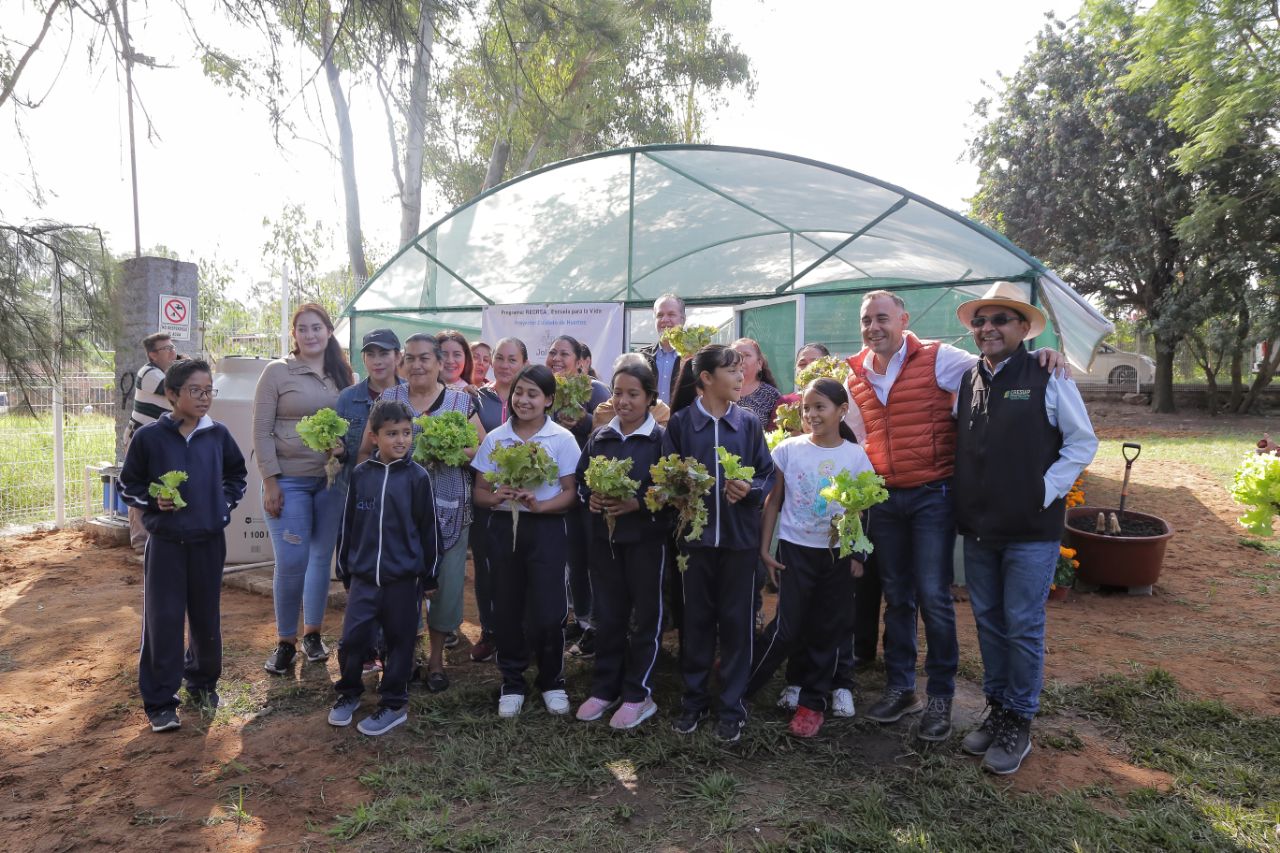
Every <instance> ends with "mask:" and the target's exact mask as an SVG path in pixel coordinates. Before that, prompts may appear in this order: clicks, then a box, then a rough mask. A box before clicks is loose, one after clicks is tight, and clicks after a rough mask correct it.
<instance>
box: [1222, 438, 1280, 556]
mask: <svg viewBox="0 0 1280 853" xmlns="http://www.w3.org/2000/svg"><path fill="white" fill-rule="evenodd" d="M1231 497H1232V498H1233V499H1234V500H1235V502H1236V503H1238V504H1242V505H1243V506H1245V507H1247V508H1248V511H1247V512H1245V514H1244V515H1242V516H1240V519H1239V521H1240V524H1242V525H1243V526H1244V527H1245V528H1246V529H1248V531H1249V532H1250V533H1254V534H1257V535H1259V536H1270V535H1271V532H1272V531H1271V520H1272V518H1274V517H1275V515H1276V513H1277V512H1280V457H1278V456H1276V455H1275V454H1273V453H1261V454H1259V453H1251V454H1249V455H1248V456H1246V457H1245V458H1244V459H1243V460H1242V461H1241V462H1240V467H1238V468H1236V471H1235V475H1234V477H1233V478H1232V481H1231Z"/></svg>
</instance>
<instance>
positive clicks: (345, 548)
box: [338, 453, 442, 589]
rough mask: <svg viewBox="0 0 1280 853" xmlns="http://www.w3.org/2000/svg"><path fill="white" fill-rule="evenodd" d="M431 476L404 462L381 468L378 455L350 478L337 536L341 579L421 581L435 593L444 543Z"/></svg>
mask: <svg viewBox="0 0 1280 853" xmlns="http://www.w3.org/2000/svg"><path fill="white" fill-rule="evenodd" d="M435 507H436V500H435V493H434V491H433V489H432V486H431V475H430V474H428V473H427V469H426V468H423V467H422V466H421V465H419V464H418V463H417V462H414V461H413V459H412V458H410V457H408V456H405V457H404V458H402V459H397V460H395V461H394V462H390V463H383V462H382V460H381V459H379V458H378V455H377V453H374V455H373V456H372V457H371V458H369V459H366V460H365V461H364V462H361V463H360V464H359V465H357V466H356V467H355V470H354V471H352V472H351V485H350V486H348V487H347V505H346V508H345V509H344V510H343V513H342V529H341V530H340V531H339V533H338V579H339V580H341V581H342V583H343V585H344V586H350V583H351V578H352V577H353V576H359V577H360V579H361V580H363V581H367V582H369V583H372V584H375V585H377V586H385V585H387V584H389V583H393V582H395V581H400V580H407V579H410V578H415V577H416V578H419V579H421V581H422V583H423V588H424V589H435V588H436V586H437V583H436V571H437V568H438V566H439V562H440V553H441V550H442V543H441V538H440V527H439V525H438V524H437V523H436V512H435Z"/></svg>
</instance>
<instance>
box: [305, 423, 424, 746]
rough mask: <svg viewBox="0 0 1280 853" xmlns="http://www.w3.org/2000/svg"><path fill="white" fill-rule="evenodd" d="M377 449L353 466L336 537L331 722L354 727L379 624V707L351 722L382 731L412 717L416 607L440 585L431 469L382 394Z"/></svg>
mask: <svg viewBox="0 0 1280 853" xmlns="http://www.w3.org/2000/svg"><path fill="white" fill-rule="evenodd" d="M369 429H370V431H371V432H372V433H373V436H374V439H375V441H376V442H377V446H378V449H377V452H376V453H375V454H374V455H373V456H372V457H371V458H369V459H368V460H366V461H364V462H362V463H360V464H359V465H357V466H356V468H355V470H354V471H353V472H352V473H351V484H350V486H348V488H347V505H346V509H345V511H344V512H343V515H342V530H341V532H340V533H339V536H338V577H339V578H340V579H341V580H342V583H343V585H344V586H346V587H347V590H348V592H347V612H346V616H345V618H344V619H343V623H342V643H341V645H340V646H339V647H338V666H339V668H340V670H341V672H342V677H341V678H340V679H339V680H338V683H337V684H336V685H334V687H335V689H336V690H337V691H338V700H337V701H336V702H335V703H334V706H333V710H332V711H330V712H329V723H330V724H331V725H335V726H346V725H350V724H351V718H352V716H353V715H354V714H355V710H356V708H358V707H360V694H361V693H363V692H364V684H363V683H362V681H361V676H362V675H363V671H364V662H365V660H366V659H367V658H368V656H369V651H370V647H371V645H372V643H373V642H374V637H375V632H376V630H377V629H378V628H379V627H380V628H381V629H382V635H383V638H384V641H385V643H386V659H385V662H384V664H383V670H382V682H381V684H380V685H379V687H378V692H379V694H381V699H380V700H379V702H378V710H377V711H376V712H374V713H373V714H372V715H371V716H368V717H366V718H364V719H363V720H361V721H360V724H359V725H358V726H357V727H356V728H357V729H359V731H360V732H361V733H362V734H366V735H381V734H385V733H387V732H389V731H391V729H393V728H395V727H396V726H398V725H400V724H401V723H403V722H404V721H405V720H407V719H408V718H409V711H408V707H407V706H408V704H409V677H410V675H411V674H412V672H413V651H414V646H415V645H416V644H417V638H418V606H419V603H420V602H421V600H422V595H423V593H425V594H428V595H429V594H430V593H431V592H433V591H434V590H435V588H436V567H437V564H438V562H439V559H440V530H439V527H438V525H437V524H436V512H435V506H436V501H435V493H434V490H433V489H432V487H431V476H430V475H429V474H428V473H427V470H426V469H425V468H423V467H422V466H421V465H419V464H418V463H416V462H414V461H413V459H412V457H411V456H410V449H411V448H412V447H413V415H412V413H410V412H409V410H408V408H406V407H405V405H404V404H403V403H398V402H395V401H392V400H380V401H379V402H378V403H376V404H375V405H374V407H373V409H372V410H371V411H370V412H369Z"/></svg>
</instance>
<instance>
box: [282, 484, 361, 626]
mask: <svg viewBox="0 0 1280 853" xmlns="http://www.w3.org/2000/svg"><path fill="white" fill-rule="evenodd" d="M276 482H277V483H279V484H280V492H281V494H282V495H283V496H284V507H283V508H282V509H281V510H280V517H279V518H272V517H271V516H269V515H268V516H267V531H268V532H269V533H270V534H271V547H272V548H273V549H274V550H275V557H276V568H275V573H274V574H273V576H272V579H271V596H272V598H273V599H274V601H275V607H276V633H277V634H279V635H280V637H281V638H287V637H296V636H298V634H299V633H300V631H299V626H298V606H299V604H301V605H302V616H303V623H304V624H306V625H319V624H320V622H321V621H322V620H323V619H324V609H325V605H326V604H327V603H328V601H329V569H330V566H331V565H332V563H333V548H334V545H336V544H337V542H338V528H339V527H340V526H341V524H342V509H343V504H344V502H345V499H346V492H344V491H343V490H342V489H339V488H338V486H337V485H336V484H335V485H334V486H333V488H325V478H324V477H283V476H281V477H278V478H277V479H276Z"/></svg>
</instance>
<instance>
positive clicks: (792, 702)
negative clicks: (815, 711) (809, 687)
mask: <svg viewBox="0 0 1280 853" xmlns="http://www.w3.org/2000/svg"><path fill="white" fill-rule="evenodd" d="M799 704H800V687H799V686H798V685H795V684H788V685H787V686H786V687H784V688H782V692H781V693H779V694H778V707H779V708H782V709H783V710H784V711H794V710H795V709H796V707H797V706H799Z"/></svg>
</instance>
